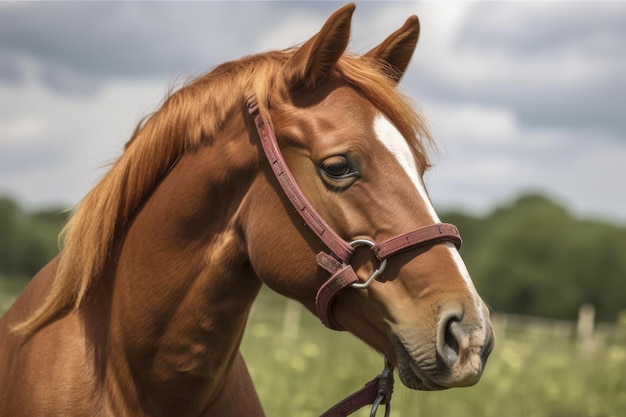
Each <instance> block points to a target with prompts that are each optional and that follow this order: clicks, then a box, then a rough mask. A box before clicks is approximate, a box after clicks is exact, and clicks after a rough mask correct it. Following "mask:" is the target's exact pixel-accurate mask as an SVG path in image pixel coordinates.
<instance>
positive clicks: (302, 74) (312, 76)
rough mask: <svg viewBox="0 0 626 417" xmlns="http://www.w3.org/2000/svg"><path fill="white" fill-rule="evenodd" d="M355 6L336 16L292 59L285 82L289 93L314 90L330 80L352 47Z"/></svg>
mask: <svg viewBox="0 0 626 417" xmlns="http://www.w3.org/2000/svg"><path fill="white" fill-rule="evenodd" d="M355 7H356V6H355V5H354V4H353V3H351V4H348V5H346V6H344V7H342V8H341V9H339V10H337V11H336V12H335V13H333V14H332V16H330V17H329V18H328V20H327V21H326V23H325V24H324V27H322V30H320V31H319V33H318V34H317V35H315V36H313V37H312V38H311V39H309V40H308V41H307V42H306V43H305V44H304V45H302V46H301V47H300V49H298V50H297V51H296V52H295V53H294V55H293V56H292V57H291V58H290V59H289V61H288V62H287V64H286V66H285V81H286V83H287V88H288V89H289V90H295V89H298V88H305V89H308V90H311V89H314V88H315V87H316V86H317V85H319V84H320V82H321V81H323V80H324V78H326V76H327V75H328V73H329V72H330V70H331V69H332V68H333V67H334V66H335V64H336V63H337V61H338V60H339V58H340V57H341V55H342V54H343V53H344V51H345V50H346V48H347V47H348V41H349V40H350V23H351V21H352V13H353V12H354V9H355Z"/></svg>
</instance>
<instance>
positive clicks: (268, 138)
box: [247, 96, 462, 417]
mask: <svg viewBox="0 0 626 417" xmlns="http://www.w3.org/2000/svg"><path fill="white" fill-rule="evenodd" d="M247 105H248V113H249V114H250V116H251V117H252V118H253V120H254V124H255V126H256V129H257V132H258V134H259V139H260V140H261V146H262V147H263V151H264V153H265V156H266V157H267V160H268V161H269V164H270V166H271V167H272V171H273V172H274V175H275V176H276V179H277V180H278V183H279V184H280V186H281V188H282V189H283V192H284V193H285V195H286V196H287V198H288V199H289V201H290V202H291V204H292V205H293V206H294V208H295V209H296V211H297V212H298V213H299V214H300V216H302V218H303V219H304V223H305V224H306V225H307V226H308V227H309V229H311V230H312V231H313V233H315V234H316V235H317V236H318V237H319V239H320V240H321V241H322V242H323V243H324V244H325V245H326V247H327V248H328V251H329V252H328V253H326V252H320V253H318V254H317V263H318V265H319V266H320V267H321V268H323V269H324V270H326V271H327V272H328V273H329V274H330V278H329V279H328V280H327V281H326V282H325V283H324V284H323V285H322V286H321V287H320V288H319V290H318V292H317V296H316V298H315V308H316V310H317V316H318V317H319V319H320V320H321V321H322V323H323V324H324V325H325V326H326V327H328V328H330V329H333V330H343V329H342V328H341V326H339V324H338V323H337V322H336V321H335V320H334V319H333V317H332V304H333V300H334V299H335V297H336V296H337V294H339V292H340V291H342V290H343V289H344V288H346V287H348V286H350V287H353V288H357V289H363V288H367V287H368V286H369V284H370V283H371V282H372V281H373V280H374V279H376V278H377V277H379V276H380V275H381V274H382V272H383V271H384V269H385V267H386V265H387V258H389V257H390V256H393V255H396V254H398V253H400V252H403V251H406V250H409V249H415V248H418V247H422V246H427V245H433V244H435V243H441V242H446V241H447V242H452V243H454V245H455V246H456V247H457V249H458V248H459V247H460V246H461V243H462V240H461V235H460V234H459V231H458V229H457V228H456V226H454V225H452V224H448V223H436V224H432V225H430V226H425V227H421V228H419V229H416V230H413V231H410V232H407V233H404V234H401V235H399V236H396V237H393V238H391V239H388V240H385V241H384V242H381V243H375V242H372V241H370V240H366V239H358V240H354V241H352V242H350V243H348V242H347V241H345V240H344V239H342V238H341V237H339V236H338V235H337V233H335V231H334V230H333V229H332V228H331V227H330V226H329V225H328V224H327V223H326V222H325V221H324V219H322V218H321V216H320V215H319V214H318V213H317V211H316V210H315V208H314V207H313V206H312V205H311V203H310V202H309V200H308V199H307V198H306V196H305V195H304V193H303V192H302V190H301V189H300V187H299V186H298V184H297V182H296V180H295V178H294V177H293V175H292V174H291V171H289V168H288V167H287V164H286V163H285V159H284V158H283V155H282V153H281V151H280V147H279V146H278V141H277V139H276V133H275V132H274V128H273V127H272V124H271V120H269V119H268V120H267V121H266V122H267V123H266V122H264V121H263V118H262V117H261V115H260V113H259V105H258V102H257V100H256V97H255V96H252V97H250V98H249V99H248V103H247ZM358 246H368V247H369V248H370V250H371V251H372V252H373V254H374V255H375V256H376V258H377V259H378V260H379V261H380V265H379V267H378V269H376V270H375V271H374V273H372V275H371V276H370V277H369V278H368V279H367V280H366V281H365V282H363V283H361V282H359V281H360V280H359V278H358V277H357V275H356V272H355V271H354V268H353V267H352V265H351V264H350V259H351V258H352V254H353V253H354V249H355V248H356V247H358ZM392 391H393V366H392V365H391V364H390V363H389V362H388V361H387V360H385V369H384V371H383V373H382V374H381V375H379V376H377V377H376V378H375V379H373V380H372V381H370V382H368V383H367V384H366V385H365V387H363V388H362V389H361V390H359V391H357V392H356V393H354V394H352V395H351V396H349V397H348V398H346V399H345V400H343V401H341V402H340V403H339V404H337V405H336V406H334V407H332V408H331V409H329V410H328V411H326V412H325V413H324V414H323V415H322V417H334V416H338V417H339V416H347V415H349V414H352V413H353V412H354V411H356V410H358V409H359V408H361V407H363V406H364V405H367V404H373V407H372V412H371V416H375V415H376V411H377V409H378V406H379V405H380V404H385V406H386V409H385V416H388V415H389V411H390V408H389V402H390V401H391V393H392Z"/></svg>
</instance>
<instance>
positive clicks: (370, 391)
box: [320, 358, 393, 417]
mask: <svg viewBox="0 0 626 417" xmlns="http://www.w3.org/2000/svg"><path fill="white" fill-rule="evenodd" d="M392 393H393V365H392V364H391V362H389V360H388V359H387V358H385V368H384V369H383V371H382V373H381V374H380V375H378V376H377V377H376V378H374V379H372V380H371V381H369V382H368V383H367V384H365V386H364V387H363V388H361V389H360V390H358V391H357V392H355V393H354V394H352V395H350V396H349V397H347V398H345V399H344V400H342V401H340V402H339V403H337V404H336V405H334V406H333V407H332V408H329V409H328V410H327V411H326V412H325V413H324V414H322V415H321V416H320V417H344V416H349V415H350V414H352V413H354V412H355V411H357V410H359V409H361V408H363V407H365V406H366V405H368V404H372V410H371V411H370V417H376V414H377V413H378V408H379V407H380V406H381V405H382V404H384V405H385V417H389V414H390V413H391V394H392Z"/></svg>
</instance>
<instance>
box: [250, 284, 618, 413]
mask: <svg viewBox="0 0 626 417" xmlns="http://www.w3.org/2000/svg"><path fill="white" fill-rule="evenodd" d="M293 316H295V318H294V317H293ZM494 327H495V332H496V348H495V350H494V352H493V353H492V355H491V357H490V359H489V361H488V363H487V367H486V370H485V373H484V375H483V378H482V379H481V381H480V382H479V383H478V384H477V385H476V386H474V387H470V388H455V389H451V390H446V391H439V392H417V391H411V390H409V389H407V388H405V387H404V386H402V385H401V383H400V382H399V381H398V378H397V374H396V383H395V391H394V395H393V400H392V408H391V417H400V416H404V417H412V416H418V417H422V416H423V417H428V416H446V417H492V416H493V417H496V416H497V417H623V416H626V338H624V334H626V333H625V330H626V328H625V326H624V325H621V327H620V326H619V325H616V326H615V327H613V330H612V331H611V332H609V333H605V334H604V335H603V336H602V338H601V339H598V340H596V343H595V344H594V345H593V346H587V347H583V346H581V345H580V344H579V343H577V342H576V340H575V339H574V337H573V336H572V335H567V334H561V335H559V334H558V333H557V334H550V333H546V332H545V331H542V330H540V329H538V328H533V327H530V328H526V329H523V330H519V329H518V330H509V331H507V332H506V335H503V334H502V333H503V329H502V328H499V327H498V320H496V321H495V326H494ZM242 351H243V354H244V356H245V358H246V360H247V362H248V366H249V368H250V372H251V374H252V377H253V379H254V381H255V385H256V387H257V391H258V393H259V396H260V397H261V401H262V402H263V404H264V407H265V410H266V412H267V415H268V416H292V417H315V416H319V415H320V414H321V413H322V412H323V411H325V410H326V409H327V408H329V407H330V406H332V405H334V404H335V403H336V402H337V401H339V400H341V399H343V398H344V397H345V396H347V395H348V394H350V393H352V392H354V391H355V390H357V389H359V388H361V387H362V386H363V384H365V383H366V382H367V381H369V380H370V379H372V378H373V377H374V376H376V375H378V374H379V373H380V371H381V370H382V366H383V361H382V358H381V357H380V355H379V354H378V353H376V352H374V351H373V350H372V349H371V348H368V347H366V346H365V345H364V343H362V342H361V341H359V340H357V339H356V338H355V337H354V336H352V335H350V334H348V333H345V332H333V331H330V330H328V329H326V328H324V327H323V325H322V324H320V323H319V321H318V320H317V318H315V317H313V316H312V315H311V314H310V313H309V312H308V311H299V310H298V307H295V306H294V304H289V302H288V301H287V300H285V299H284V298H281V297H279V296H277V295H276V294H273V293H271V292H270V291H269V290H266V289H264V290H263V291H262V292H261V295H260V296H259V299H258V300H257V302H256V303H255V306H254V308H253V311H252V314H251V317H250V320H249V323H248V328H247V331H246V335H245V337H244V341H243V346H242ZM355 415H356V416H363V417H364V416H369V409H363V410H361V411H360V412H359V413H358V414H355ZM379 415H380V416H382V415H383V412H382V410H381V411H380V412H379Z"/></svg>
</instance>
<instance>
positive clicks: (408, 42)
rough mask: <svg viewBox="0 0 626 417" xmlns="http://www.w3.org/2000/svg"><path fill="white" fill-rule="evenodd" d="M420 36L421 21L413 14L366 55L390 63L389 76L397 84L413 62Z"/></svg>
mask: <svg viewBox="0 0 626 417" xmlns="http://www.w3.org/2000/svg"><path fill="white" fill-rule="evenodd" d="M419 36H420V21H419V19H418V18H417V16H415V15H413V16H411V17H409V18H408V19H407V21H406V22H405V23H404V25H403V26H402V27H401V28H400V29H398V30H396V31H395V32H393V33H392V34H391V35H389V36H388V37H387V39H385V40H384V41H383V42H382V43H381V44H380V45H378V46H377V47H375V48H374V49H372V50H371V51H369V52H368V53H366V54H365V56H366V57H368V58H377V59H381V60H383V61H385V62H386V63H387V64H389V65H390V66H391V69H392V70H393V71H392V72H391V73H389V74H388V76H389V77H390V78H391V79H392V81H394V82H395V83H396V84H397V83H398V82H400V79H401V78H402V76H403V75H404V72H405V71H406V69H407V67H408V66H409V62H411V57H412V56H413V51H415V46H416V45H417V40H418V38H419Z"/></svg>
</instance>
